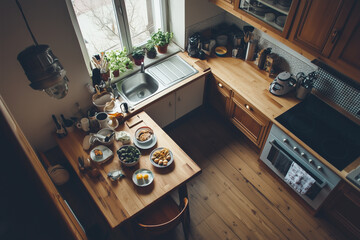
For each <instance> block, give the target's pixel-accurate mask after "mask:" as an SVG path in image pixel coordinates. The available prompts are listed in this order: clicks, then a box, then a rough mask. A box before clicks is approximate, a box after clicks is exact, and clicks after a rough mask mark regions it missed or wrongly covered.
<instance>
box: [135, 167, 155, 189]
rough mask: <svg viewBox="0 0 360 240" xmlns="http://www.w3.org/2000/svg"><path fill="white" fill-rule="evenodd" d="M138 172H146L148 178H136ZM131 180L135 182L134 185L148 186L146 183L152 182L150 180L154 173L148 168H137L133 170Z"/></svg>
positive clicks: (152, 178)
mask: <svg viewBox="0 0 360 240" xmlns="http://www.w3.org/2000/svg"><path fill="white" fill-rule="evenodd" d="M138 173H141V174H145V173H147V174H148V175H149V178H148V180H144V179H140V180H137V179H136V175H137V174H138ZM132 180H133V182H134V183H135V185H136V186H139V187H145V186H148V185H150V184H151V183H152V181H153V180H154V174H153V173H152V171H150V170H149V169H138V170H136V171H135V172H134V174H133V176H132Z"/></svg>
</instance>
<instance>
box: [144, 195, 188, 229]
mask: <svg viewBox="0 0 360 240" xmlns="http://www.w3.org/2000/svg"><path fill="white" fill-rule="evenodd" d="M181 205H183V208H182V209H181V211H180V212H179V214H178V215H176V216H175V217H174V218H173V219H171V220H169V221H167V222H164V223H161V224H155V225H147V224H142V223H138V226H139V227H140V228H141V229H143V230H144V231H145V232H147V233H150V234H151V235H158V234H162V233H165V232H167V231H169V230H171V229H173V228H174V227H176V226H177V225H178V224H179V223H180V222H181V221H182V220H183V218H184V215H185V214H186V213H187V208H188V207H189V200H188V199H187V198H184V202H183V203H182V204H181Z"/></svg>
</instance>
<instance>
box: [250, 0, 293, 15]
mask: <svg viewBox="0 0 360 240" xmlns="http://www.w3.org/2000/svg"><path fill="white" fill-rule="evenodd" d="M257 1H258V2H260V3H262V4H264V5H266V6H268V7H269V8H272V9H274V10H275V11H278V12H279V13H282V14H284V15H289V9H290V7H289V8H288V9H287V10H284V9H282V6H281V5H280V4H278V3H276V4H275V5H273V4H271V3H268V2H267V1H266V0H257Z"/></svg>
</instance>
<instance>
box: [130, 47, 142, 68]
mask: <svg viewBox="0 0 360 240" xmlns="http://www.w3.org/2000/svg"><path fill="white" fill-rule="evenodd" d="M144 56H145V50H144V49H143V48H142V47H135V48H134V50H133V52H132V57H133V59H134V62H135V65H138V66H140V65H141V63H142V62H143V61H144Z"/></svg>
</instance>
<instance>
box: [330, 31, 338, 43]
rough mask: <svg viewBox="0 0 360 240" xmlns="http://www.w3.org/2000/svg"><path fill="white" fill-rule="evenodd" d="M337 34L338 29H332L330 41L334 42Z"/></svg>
mask: <svg viewBox="0 0 360 240" xmlns="http://www.w3.org/2000/svg"><path fill="white" fill-rule="evenodd" d="M338 36H339V31H338V30H335V31H333V33H332V34H331V43H334V42H335V41H336V39H337V38H338Z"/></svg>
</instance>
